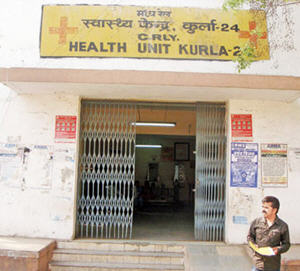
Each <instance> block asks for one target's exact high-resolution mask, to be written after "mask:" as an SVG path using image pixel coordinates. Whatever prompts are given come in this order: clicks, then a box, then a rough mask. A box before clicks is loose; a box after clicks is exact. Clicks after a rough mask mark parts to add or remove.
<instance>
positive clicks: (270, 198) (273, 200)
mask: <svg viewBox="0 0 300 271" xmlns="http://www.w3.org/2000/svg"><path fill="white" fill-rule="evenodd" d="M265 202H271V203H272V208H276V209H277V211H276V214H277V213H278V211H279V207H280V203H279V200H278V199H277V198H275V197H273V196H266V197H264V198H263V200H262V203H265Z"/></svg>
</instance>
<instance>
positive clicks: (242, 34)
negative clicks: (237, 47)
mask: <svg viewBox="0 0 300 271" xmlns="http://www.w3.org/2000/svg"><path fill="white" fill-rule="evenodd" d="M255 29H256V22H255V21H251V22H249V31H240V35H239V38H242V39H250V41H251V42H252V43H253V44H254V45H255V48H257V40H258V39H266V38H267V32H263V33H261V36H259V35H258V34H257V33H251V32H252V31H253V30H255Z"/></svg>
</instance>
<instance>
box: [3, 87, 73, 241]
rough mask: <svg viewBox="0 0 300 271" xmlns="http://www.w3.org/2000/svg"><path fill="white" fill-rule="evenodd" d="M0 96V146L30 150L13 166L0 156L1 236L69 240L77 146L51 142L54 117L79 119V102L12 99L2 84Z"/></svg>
mask: <svg viewBox="0 0 300 271" xmlns="http://www.w3.org/2000/svg"><path fill="white" fill-rule="evenodd" d="M0 94H1V95H0V131H1V133H0V144H1V143H6V144H7V143H9V144H16V146H17V147H18V148H19V151H20V152H22V150H24V148H25V147H27V148H29V149H30V150H31V151H30V153H29V154H28V156H26V155H23V154H21V155H20V156H19V157H20V159H16V160H14V161H13V164H12V163H11V164H7V163H4V162H3V159H4V158H3V157H0V160H1V161H2V165H1V161H0V206H1V211H0V220H1V223H0V235H3V236H4V235H5V236H6V235H11V236H12V235H17V236H28V237H47V238H51V237H52V238H58V239H70V238H72V235H73V227H74V213H73V212H74V202H75V200H74V196H75V195H74V193H75V187H76V185H75V175H76V165H75V157H76V143H68V144H66V143H55V142H54V131H55V129H54V126H55V116H56V115H75V116H77V115H78V110H79V108H78V105H79V102H78V97H76V96H54V95H53V96H50V95H16V94H15V93H14V92H12V91H9V90H7V89H6V88H5V87H3V86H2V85H1V86H0ZM35 146H39V147H43V146H44V147H47V149H48V150H49V153H48V151H47V152H46V151H43V152H42V153H46V154H47V155H42V156H41V154H40V153H39V149H37V148H36V147H35ZM2 150H3V149H2ZM1 152H2V151H1ZM14 167H15V168H14ZM9 170H11V171H14V172H13V173H12V172H11V173H9V172H8V171H9Z"/></svg>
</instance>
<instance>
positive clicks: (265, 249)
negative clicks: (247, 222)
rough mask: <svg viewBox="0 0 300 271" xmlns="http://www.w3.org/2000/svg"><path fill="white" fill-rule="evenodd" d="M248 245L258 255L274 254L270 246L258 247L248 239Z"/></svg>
mask: <svg viewBox="0 0 300 271" xmlns="http://www.w3.org/2000/svg"><path fill="white" fill-rule="evenodd" d="M249 245H250V247H251V248H252V249H253V250H254V251H255V252H257V253H258V254H260V255H263V256H274V255H275V253H274V251H273V249H272V248H271V247H258V246H256V245H254V244H253V243H252V242H251V241H249Z"/></svg>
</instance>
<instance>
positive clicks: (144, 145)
mask: <svg viewBox="0 0 300 271" xmlns="http://www.w3.org/2000/svg"><path fill="white" fill-rule="evenodd" d="M135 147H136V148H155V149H160V148H161V147H162V145H146V144H137V145H135Z"/></svg>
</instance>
